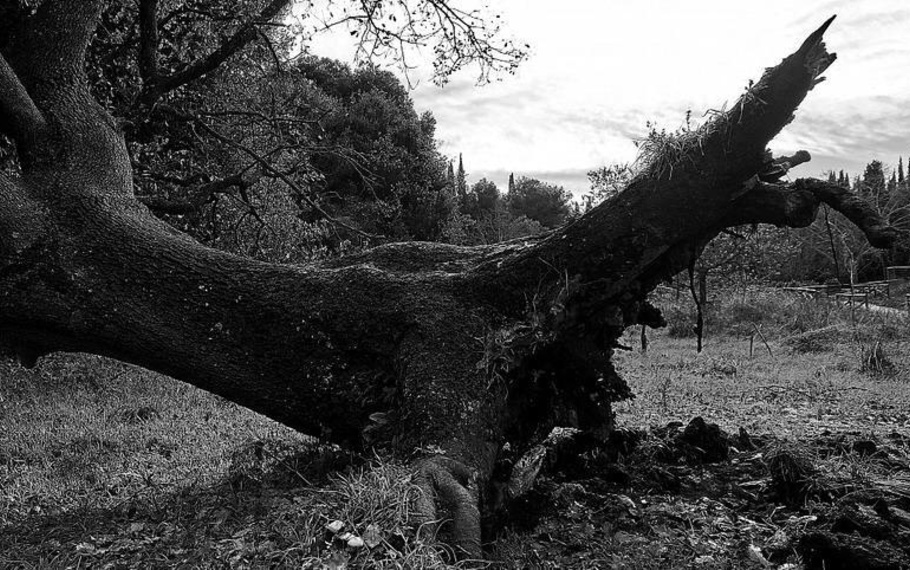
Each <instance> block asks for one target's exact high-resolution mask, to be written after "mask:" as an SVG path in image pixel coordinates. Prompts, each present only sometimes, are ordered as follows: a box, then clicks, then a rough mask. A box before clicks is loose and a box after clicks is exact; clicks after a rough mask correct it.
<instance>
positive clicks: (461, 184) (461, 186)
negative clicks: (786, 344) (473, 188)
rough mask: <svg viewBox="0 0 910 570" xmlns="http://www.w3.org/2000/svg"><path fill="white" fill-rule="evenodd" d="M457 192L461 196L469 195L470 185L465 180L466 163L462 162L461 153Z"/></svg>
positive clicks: (456, 181) (459, 154)
mask: <svg viewBox="0 0 910 570" xmlns="http://www.w3.org/2000/svg"><path fill="white" fill-rule="evenodd" d="M455 191H456V192H457V193H458V195H459V196H464V195H465V194H467V193H468V183H467V181H466V180H465V174H464V162H462V160H461V153H458V172H457V173H456V174H455Z"/></svg>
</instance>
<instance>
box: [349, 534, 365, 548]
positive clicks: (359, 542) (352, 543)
mask: <svg viewBox="0 0 910 570" xmlns="http://www.w3.org/2000/svg"><path fill="white" fill-rule="evenodd" d="M363 544H364V543H363V539H362V538H360V537H359V536H352V537H351V538H349V539H348V548H353V549H354V550H357V549H358V548H363Z"/></svg>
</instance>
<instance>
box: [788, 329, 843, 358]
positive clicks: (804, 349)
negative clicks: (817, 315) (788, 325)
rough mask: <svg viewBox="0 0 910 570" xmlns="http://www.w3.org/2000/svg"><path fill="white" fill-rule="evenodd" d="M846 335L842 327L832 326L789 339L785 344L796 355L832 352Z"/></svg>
mask: <svg viewBox="0 0 910 570" xmlns="http://www.w3.org/2000/svg"><path fill="white" fill-rule="evenodd" d="M844 333H845V331H844V330H842V329H841V327H839V326H838V325H832V326H828V327H824V328H820V329H816V330H812V331H806V332H804V333H800V334H796V335H793V336H791V337H787V338H785V339H784V340H783V344H784V345H785V346H787V347H788V348H789V349H790V350H791V351H792V352H794V353H796V354H806V353H809V352H831V351H832V350H834V349H835V347H836V346H837V343H838V341H839V340H840V339H841V338H842V337H843V335H844Z"/></svg>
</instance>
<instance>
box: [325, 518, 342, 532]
mask: <svg viewBox="0 0 910 570" xmlns="http://www.w3.org/2000/svg"><path fill="white" fill-rule="evenodd" d="M343 528H344V522H342V521H338V520H335V521H332V522H330V523H329V524H327V525H325V529H326V530H327V531H329V532H330V533H332V534H338V533H339V532H341V529H343Z"/></svg>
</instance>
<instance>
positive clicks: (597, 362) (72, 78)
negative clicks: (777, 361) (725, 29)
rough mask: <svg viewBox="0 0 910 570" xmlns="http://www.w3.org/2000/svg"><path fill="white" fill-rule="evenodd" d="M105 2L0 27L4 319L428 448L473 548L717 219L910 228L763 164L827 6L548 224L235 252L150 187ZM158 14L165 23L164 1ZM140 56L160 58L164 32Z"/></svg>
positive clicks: (71, 3) (22, 337)
mask: <svg viewBox="0 0 910 570" xmlns="http://www.w3.org/2000/svg"><path fill="white" fill-rule="evenodd" d="M102 4H103V3H102V2H101V1H99V0H48V1H46V2H44V3H42V4H41V6H40V8H39V9H38V11H37V12H36V13H35V14H34V15H31V16H29V17H27V18H24V20H23V22H22V24H21V25H20V26H19V27H18V28H17V29H16V30H15V33H14V34H13V36H12V37H9V38H2V42H0V44H2V45H3V46H4V48H3V51H2V58H0V119H2V121H3V122H2V124H0V130H2V132H3V133H4V134H6V135H7V136H9V137H10V138H12V139H13V140H14V141H15V143H16V144H17V148H18V151H19V155H20V163H21V166H22V172H21V173H18V174H15V175H13V174H3V175H0V333H2V336H3V338H4V339H5V341H6V342H7V343H8V344H11V345H13V346H14V347H15V349H16V351H17V352H18V353H19V354H20V355H21V357H22V359H23V361H26V362H33V361H34V359H35V358H36V357H38V356H40V355H42V354H46V353H49V352H52V351H61V350H62V351H84V352H92V353H96V354H102V355H107V356H111V357H114V358H117V359H120V360H123V361H127V362H132V363H136V364H138V365H141V366H144V367H146V368H149V369H152V370H157V371H160V372H164V373H166V374H168V375H171V376H173V377H175V378H178V379H181V380H184V381H186V382H189V383H191V384H194V385H196V386H198V387H200V388H202V389H205V390H208V391H210V392H213V393H216V394H219V395H221V396H224V397H226V398H229V399H231V400H233V401H235V402H238V403H240V404H242V405H244V406H247V407H249V408H251V409H254V410H256V411H258V412H261V413H263V414H265V415H267V416H270V417H272V418H274V419H276V420H278V421H280V422H283V423H285V424H287V425H289V426H292V427H294V428H297V429H299V430H301V431H305V432H307V433H311V434H315V435H319V436H321V437H323V438H325V439H327V440H330V441H333V442H337V443H340V444H343V445H347V446H350V447H353V448H356V449H363V448H368V447H372V448H379V449H384V450H387V451H389V452H391V453H393V454H396V455H398V456H400V457H405V458H408V459H410V460H413V461H414V465H415V468H416V469H417V470H418V472H419V478H420V481H422V482H423V484H424V487H425V488H426V489H427V493H428V494H427V500H426V503H425V505H424V509H423V512H424V515H425V516H426V517H427V519H428V520H432V519H435V518H446V519H449V520H451V521H453V525H452V527H451V533H450V537H451V540H452V541H453V542H454V543H455V544H456V545H457V546H459V547H461V548H463V549H464V550H465V551H467V552H470V553H477V552H478V548H479V541H480V513H481V512H489V511H491V510H492V509H494V507H495V505H493V504H492V503H493V502H494V501H493V498H492V497H493V493H492V491H491V488H492V486H493V485H492V481H491V477H492V474H493V473H494V467H495V466H496V462H497V458H498V456H499V454H500V450H501V449H502V447H503V444H504V443H505V442H509V443H510V446H511V448H512V450H514V451H517V452H518V453H519V454H520V453H522V452H524V451H527V450H529V449H531V448H532V447H533V446H534V445H536V444H537V443H539V442H540V441H542V440H543V439H544V438H545V437H546V436H547V434H548V433H549V432H550V430H551V428H552V427H553V426H556V425H563V426H572V427H577V428H580V429H582V430H586V431H589V432H593V433H595V434H600V435H605V434H606V433H608V432H609V430H610V428H611V423H612V412H611V407H610V406H611V402H613V401H617V400H619V399H622V398H625V397H627V396H628V395H629V392H628V388H627V386H626V384H625V383H624V382H623V381H622V379H621V378H619V376H618V375H617V374H616V372H615V371H614V369H613V367H612V365H611V362H610V357H611V355H612V350H613V348H614V347H615V345H616V342H617V339H618V338H619V336H620V335H621V334H622V332H623V330H624V329H625V328H626V327H628V326H631V325H633V324H638V323H640V324H645V325H650V326H659V325H661V324H662V318H661V316H660V313H659V311H658V310H657V309H656V308H654V307H651V306H650V305H649V304H648V303H647V302H646V300H645V298H646V295H647V294H648V293H649V292H650V291H651V290H652V289H653V288H654V287H655V286H656V284H657V283H658V282H660V281H661V280H663V279H666V278H668V277H669V276H672V275H674V274H675V273H677V272H678V271H680V270H681V269H683V268H685V267H687V266H688V264H689V263H690V261H691V260H692V259H693V258H694V257H696V256H698V255H699V253H700V252H701V250H702V248H703V247H704V246H705V245H706V244H707V243H708V241H710V239H711V238H712V237H714V236H715V235H716V234H717V233H718V232H719V231H721V230H722V229H724V228H726V227H729V226H734V225H740V224H744V223H772V224H777V225H782V226H793V227H798V226H806V225H808V224H809V223H811V222H812V220H813V219H814V217H815V215H816V212H817V208H818V206H819V204H820V203H823V202H824V203H827V204H829V205H830V206H831V207H833V208H835V209H837V210H840V211H842V212H844V213H845V214H847V215H848V216H849V217H850V218H851V219H852V220H853V221H854V222H856V223H857V224H858V225H859V226H860V227H862V228H863V229H864V230H865V231H866V233H867V235H868V236H869V238H870V240H871V241H872V242H873V243H874V244H875V245H877V246H880V247H883V246H887V245H889V244H890V243H892V242H893V241H894V240H895V239H897V237H898V236H897V234H896V232H894V230H892V229H891V228H889V227H888V226H887V224H886V223H884V222H882V221H881V220H880V219H878V218H877V217H876V216H875V215H874V213H873V212H872V210H871V209H869V208H867V207H866V206H865V205H864V204H862V203H861V202H859V201H857V200H856V199H855V198H854V197H853V196H851V195H850V194H849V193H847V192H846V191H844V190H842V189H840V188H836V187H834V186H832V185H829V184H827V183H824V182H820V181H816V180H797V181H796V182H794V183H790V184H779V183H767V182H762V181H761V180H759V178H758V174H759V173H760V172H761V171H762V169H763V168H764V166H765V165H766V162H767V160H766V154H765V148H766V146H767V144H768V142H769V141H770V140H771V139H772V138H773V137H774V136H775V135H776V134H777V133H778V132H779V131H780V130H781V129H782V128H783V127H784V126H785V125H786V124H787V123H789V122H790V120H791V119H792V117H793V113H794V111H795V109H796V108H797V106H798V105H799V104H800V102H801V101H802V100H803V98H804V97H805V96H806V94H807V93H808V92H809V91H810V90H811V89H812V88H813V87H814V86H815V84H816V83H817V82H818V81H819V80H820V75H821V73H822V72H823V71H824V70H825V69H826V68H827V67H828V65H830V63H831V62H832V61H833V60H834V55H833V54H829V53H828V52H827V51H826V50H825V47H824V44H823V43H822V40H821V38H822V34H823V33H824V30H825V29H826V28H827V26H828V25H829V24H830V20H829V22H827V23H826V24H825V25H824V26H823V27H822V28H821V29H819V30H818V31H817V32H815V33H813V34H812V35H811V36H810V37H809V38H808V39H807V40H806V41H805V43H804V44H803V45H802V46H801V47H800V48H799V49H798V50H797V51H796V52H795V53H794V54H793V55H791V56H790V57H788V58H787V59H785V60H784V61H782V62H781V63H780V64H779V65H777V66H776V67H773V68H769V69H768V70H766V72H765V74H764V76H763V77H762V78H761V79H760V80H759V81H758V82H757V83H756V84H755V85H754V86H753V87H752V88H750V90H749V91H748V92H746V93H745V94H744V95H743V96H742V97H741V99H740V100H739V101H738V102H737V104H736V105H735V106H734V107H733V108H732V109H730V110H729V111H727V112H726V113H724V114H719V115H717V116H716V117H714V118H713V119H712V120H711V121H709V122H708V123H707V124H705V125H704V126H702V127H701V128H699V129H698V130H697V131H694V132H692V133H687V134H685V135H682V136H681V138H679V139H678V140H677V141H676V142H673V143H672V144H669V143H668V146H667V147H666V148H656V149H653V153H652V156H651V157H650V161H649V162H648V164H647V166H646V167H645V168H644V169H643V170H642V172H641V173H640V174H639V175H638V176H637V177H636V178H635V179H634V180H633V181H632V182H631V183H630V184H629V186H628V188H626V190H625V191H623V192H622V193H620V194H619V195H617V196H616V197H614V198H613V199H611V200H609V201H607V202H606V203H604V204H602V205H600V206H598V207H596V208H595V209H593V210H592V211H591V212H589V213H588V214H586V215H584V216H583V217H581V218H580V219H578V220H576V221H574V222H572V223H570V224H569V225H567V226H565V227H563V228H560V229H558V230H555V231H553V232H551V233H549V234H546V235H543V236H539V237H536V238H531V239H526V240H518V241H513V242H509V243H504V244H500V245H495V246H484V247H456V246H450V245H444V244H432V243H396V244H387V245H383V246H380V247H377V248H375V249H372V250H369V251H367V252H365V253H362V254H358V255H354V256H350V257H346V258H343V259H339V260H334V261H330V262H326V263H322V264H314V265H312V266H293V267H292V266H282V265H273V264H266V263H260V262H256V261H251V260H248V259H244V258H241V257H237V256H233V255H228V254H226V253H222V252H219V251H215V250H213V249H209V248H206V247H204V246H202V245H200V244H198V243H196V242H194V241H192V240H191V239H189V238H187V237H185V236H183V235H181V234H180V233H178V232H176V231H175V230H173V229H171V228H170V227H168V226H167V225H165V224H164V223H162V222H160V221H158V220H157V219H156V218H154V217H153V216H152V215H151V214H150V213H149V211H148V210H147V209H146V207H145V206H144V205H142V204H141V203H140V202H139V201H138V200H137V199H136V198H135V196H134V195H133V187H132V173H131V168H130V161H129V157H128V156H127V153H126V149H125V145H124V142H123V137H122V136H121V133H120V131H119V129H118V126H117V124H116V123H115V121H114V120H113V119H112V118H111V117H110V116H109V115H108V114H107V113H106V112H105V111H104V110H103V109H102V108H101V107H100V106H99V105H98V104H97V103H96V102H95V101H94V100H93V99H92V97H91V96H90V94H89V90H88V86H87V80H86V78H85V74H84V72H83V70H82V66H83V56H84V52H85V46H86V45H87V42H88V41H90V39H91V37H92V33H93V31H94V28H95V25H96V22H97V19H98V15H99V13H100V9H101V6H102ZM153 4H154V2H144V3H143V6H146V7H149V9H151V7H152V6H153ZM278 4H279V3H278V2H273V3H272V4H270V5H269V6H270V7H274V6H277V5H278ZM144 33H145V34H146V38H152V39H148V41H149V42H152V41H154V40H153V38H154V26H153V25H152V24H148V25H147V26H146V28H144ZM213 57H214V56H213ZM218 57H220V55H219V56H218ZM143 60H144V61H145V63H144V64H143V72H144V73H145V74H147V75H150V76H154V75H155V74H156V73H157V71H156V69H155V65H154V57H153V54H151V53H150V52H145V53H144V54H143ZM155 85H157V86H158V87H160V85H162V83H161V82H159V83H157V84H155ZM150 92H151V91H150ZM156 93H157V92H156ZM156 96H157V95H156Z"/></svg>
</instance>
